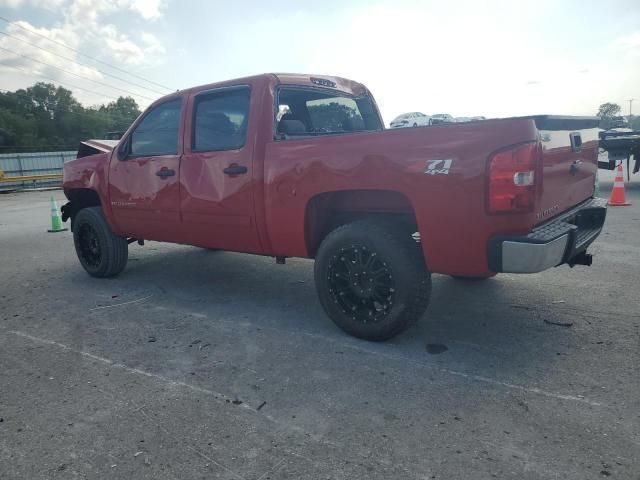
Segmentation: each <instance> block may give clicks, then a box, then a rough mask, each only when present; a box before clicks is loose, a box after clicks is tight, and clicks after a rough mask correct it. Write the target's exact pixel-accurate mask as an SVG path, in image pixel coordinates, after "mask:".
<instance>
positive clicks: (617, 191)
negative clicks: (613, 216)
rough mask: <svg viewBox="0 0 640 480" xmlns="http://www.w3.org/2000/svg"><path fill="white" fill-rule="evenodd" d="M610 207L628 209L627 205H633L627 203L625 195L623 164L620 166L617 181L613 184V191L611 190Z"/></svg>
mask: <svg viewBox="0 0 640 480" xmlns="http://www.w3.org/2000/svg"><path fill="white" fill-rule="evenodd" d="M609 205H611V206H612V207H626V206H627V205H631V204H630V203H628V202H627V199H626V197H625V195H624V174H623V173H622V162H620V163H619V164H618V170H617V171H616V179H615V181H614V182H613V190H611V196H610V197H609Z"/></svg>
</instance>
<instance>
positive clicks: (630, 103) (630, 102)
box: [629, 98, 635, 121]
mask: <svg viewBox="0 0 640 480" xmlns="http://www.w3.org/2000/svg"><path fill="white" fill-rule="evenodd" d="M634 100H635V98H630V99H629V121H631V117H632V115H631V105H632V104H633V101H634Z"/></svg>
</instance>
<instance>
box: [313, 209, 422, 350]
mask: <svg viewBox="0 0 640 480" xmlns="http://www.w3.org/2000/svg"><path fill="white" fill-rule="evenodd" d="M399 230H400V231H402V229H398V227H397V225H395V224H393V223H390V224H388V223H380V222H374V221H370V220H362V221H357V222H354V223H350V224H347V225H343V226H341V227H338V228H337V229H335V230H334V231H333V232H331V233H329V235H327V237H326V238H325V239H324V241H323V242H322V244H321V245H320V248H319V250H318V253H317V255H316V262H315V267H314V275H315V284H316V290H317V293H318V297H319V299H320V303H321V304H322V307H323V308H324V310H325V312H326V313H327V315H328V316H329V317H330V318H331V320H333V321H334V322H335V323H336V325H338V326H339V327H340V328H341V329H343V330H344V331H345V332H347V333H349V334H351V335H353V336H355V337H358V338H362V339H365V340H373V341H383V340H388V339H390V338H392V337H394V336H395V335H397V334H398V333H400V332H402V331H403V330H405V329H407V328H408V327H409V326H410V325H412V324H413V323H414V322H416V321H417V320H418V319H419V318H420V317H421V316H422V314H423V313H424V311H425V310H426V308H427V305H428V304H429V298H430V295H431V275H430V273H429V272H428V271H427V269H426V266H425V263H424V259H423V257H422V252H421V250H420V246H419V245H418V244H417V243H416V242H415V241H414V240H413V239H412V238H411V235H410V233H407V234H406V235H405V234H402V233H398V231H399Z"/></svg>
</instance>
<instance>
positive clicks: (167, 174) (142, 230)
mask: <svg viewBox="0 0 640 480" xmlns="http://www.w3.org/2000/svg"><path fill="white" fill-rule="evenodd" d="M182 103H183V100H182V98H181V97H178V98H172V99H170V100H167V101H165V102H163V103H160V104H158V105H156V106H154V107H153V108H151V109H150V110H149V111H148V112H147V113H146V114H145V115H144V117H143V118H142V119H141V120H140V121H139V122H138V123H137V125H136V126H135V127H134V128H133V130H132V131H131V132H130V133H129V134H128V135H127V136H126V137H125V138H124V139H123V141H122V142H120V144H119V147H118V150H117V151H116V152H114V154H113V156H112V157H111V162H110V165H109V197H110V202H111V210H112V213H113V218H114V221H115V223H116V226H117V229H118V233H120V234H121V235H126V236H130V237H134V238H139V239H149V240H161V241H177V240H178V238H179V237H178V232H179V226H180V188H179V172H180V154H181V152H182V141H181V135H180V134H179V132H180V125H181V124H182V122H181V117H182V111H183V108H182Z"/></svg>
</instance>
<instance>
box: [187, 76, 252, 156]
mask: <svg viewBox="0 0 640 480" xmlns="http://www.w3.org/2000/svg"><path fill="white" fill-rule="evenodd" d="M250 95H251V92H250V90H249V87H239V88H230V89H222V90H220V91H218V92H214V93H207V94H202V95H199V96H197V97H196V105H195V113H194V128H193V140H192V149H193V150H194V151H201V152H202V151H212V150H235V149H237V148H241V147H242V146H244V143H245V139H246V136H247V122H248V118H249V98H250Z"/></svg>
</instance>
